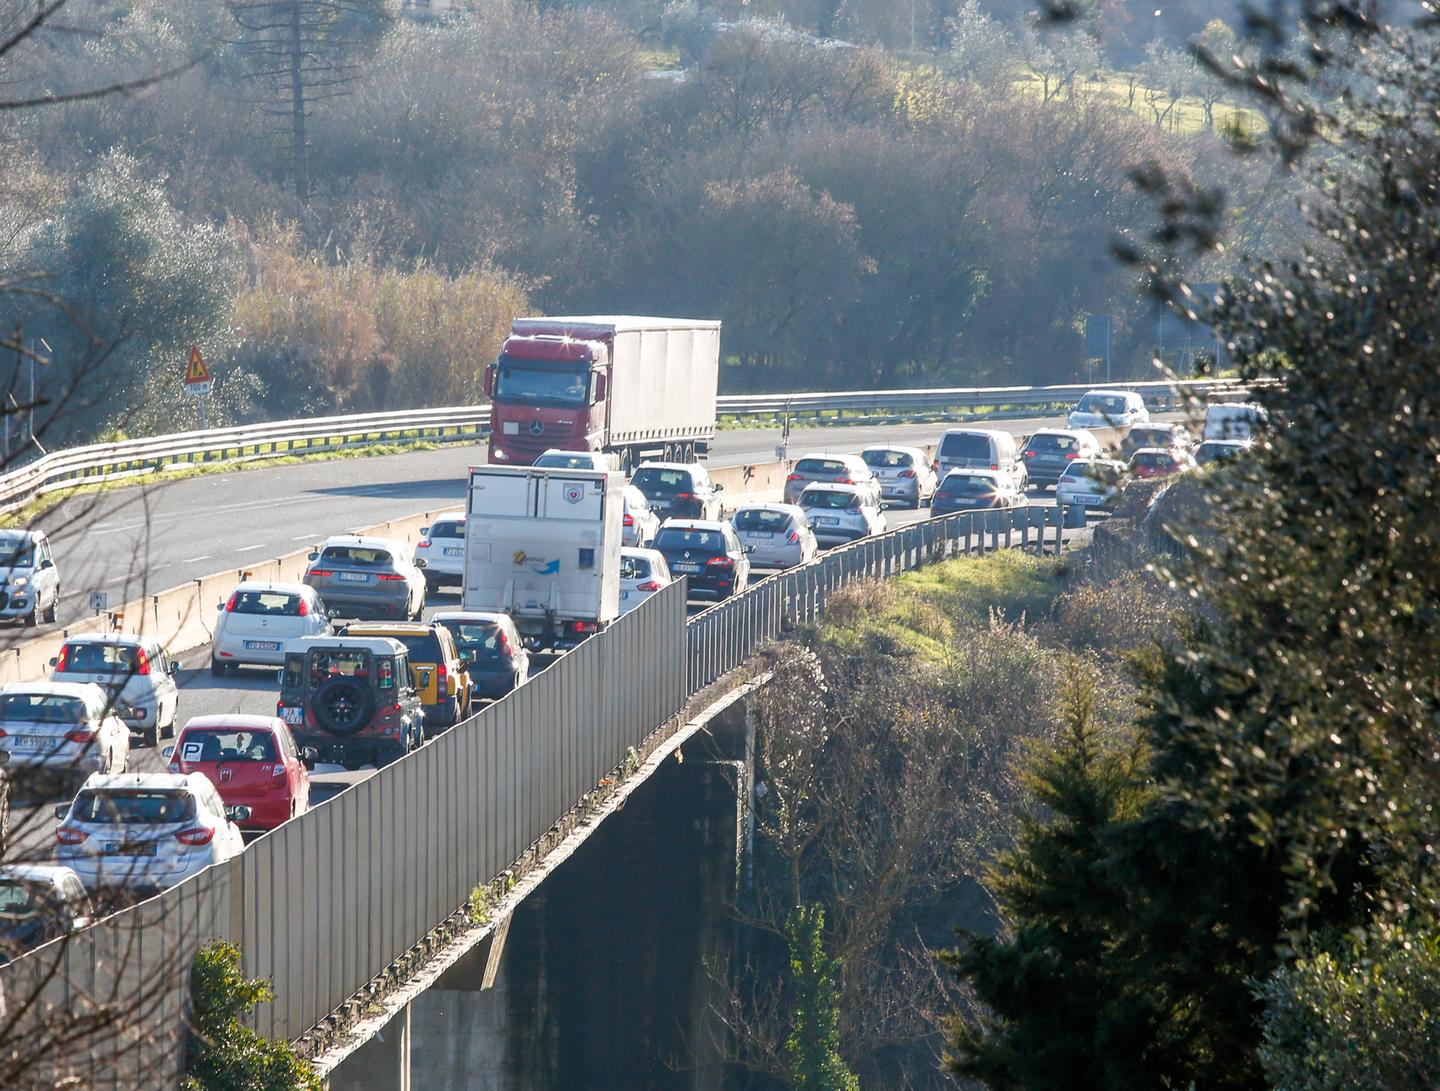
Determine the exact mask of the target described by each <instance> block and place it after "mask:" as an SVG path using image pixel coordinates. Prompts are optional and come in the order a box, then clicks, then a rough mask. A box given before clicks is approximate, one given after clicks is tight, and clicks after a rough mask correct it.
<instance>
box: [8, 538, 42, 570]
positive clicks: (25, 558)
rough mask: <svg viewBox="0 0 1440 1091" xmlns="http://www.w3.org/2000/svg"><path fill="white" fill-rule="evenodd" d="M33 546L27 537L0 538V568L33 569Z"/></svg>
mask: <svg viewBox="0 0 1440 1091" xmlns="http://www.w3.org/2000/svg"><path fill="white" fill-rule="evenodd" d="M34 567H35V545H34V543H33V542H32V541H31V540H30V538H29V537H28V536H27V535H24V534H7V535H5V536H4V537H0V568H34Z"/></svg>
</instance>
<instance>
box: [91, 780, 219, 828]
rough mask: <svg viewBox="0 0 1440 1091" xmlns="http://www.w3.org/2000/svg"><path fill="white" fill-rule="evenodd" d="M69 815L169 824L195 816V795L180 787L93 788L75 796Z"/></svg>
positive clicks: (101, 820)
mask: <svg viewBox="0 0 1440 1091" xmlns="http://www.w3.org/2000/svg"><path fill="white" fill-rule="evenodd" d="M70 817H71V819H72V820H74V821H77V822H96V823H100V824H103V825H125V826H163V825H172V824H174V823H177V822H189V821H191V820H192V819H193V818H194V817H195V798H194V797H193V796H192V795H191V794H190V793H189V792H187V791H185V790H184V789H182V788H123V789H121V788H96V789H90V790H88V791H82V792H81V793H80V794H79V795H78V796H76V797H75V803H74V805H73V806H72V807H71V808H70Z"/></svg>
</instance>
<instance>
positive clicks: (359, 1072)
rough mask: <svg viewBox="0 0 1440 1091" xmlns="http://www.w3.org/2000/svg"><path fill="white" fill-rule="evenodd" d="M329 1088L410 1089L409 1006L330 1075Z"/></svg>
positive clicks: (341, 1090) (356, 1090)
mask: <svg viewBox="0 0 1440 1091" xmlns="http://www.w3.org/2000/svg"><path fill="white" fill-rule="evenodd" d="M326 1086H327V1087H328V1088H329V1091H411V1088H412V1084H411V1082H410V1005H408V1004H407V1005H406V1006H405V1007H404V1008H403V1009H402V1010H401V1011H400V1013H399V1014H398V1015H396V1016H395V1018H394V1019H391V1020H390V1022H388V1023H386V1024H385V1026H384V1027H382V1028H381V1029H380V1031H379V1033H377V1034H376V1035H375V1037H374V1038H372V1039H370V1041H369V1042H367V1043H365V1045H363V1046H361V1047H360V1048H359V1049H358V1050H356V1051H355V1054H354V1055H353V1056H352V1057H351V1058H350V1059H349V1060H348V1061H346V1063H345V1064H343V1065H341V1066H340V1067H339V1068H338V1069H336V1070H335V1072H334V1073H332V1074H331V1076H330V1079H329V1080H328V1081H327V1084H326Z"/></svg>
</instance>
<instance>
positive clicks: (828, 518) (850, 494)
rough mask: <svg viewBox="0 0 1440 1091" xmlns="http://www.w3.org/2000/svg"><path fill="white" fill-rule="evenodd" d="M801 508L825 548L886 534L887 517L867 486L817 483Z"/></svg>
mask: <svg viewBox="0 0 1440 1091" xmlns="http://www.w3.org/2000/svg"><path fill="white" fill-rule="evenodd" d="M800 509H801V510H802V511H803V512H804V513H805V518H806V519H808V520H809V521H810V529H811V530H813V531H814V532H815V540H816V541H817V542H819V543H820V544H821V545H822V546H835V545H844V544H845V543H846V542H854V541H857V540H858V539H860V538H865V537H868V536H869V535H871V534H882V533H884V531H885V516H884V514H883V513H882V512H881V511H880V503H879V501H878V500H877V499H876V498H875V494H874V492H873V491H872V490H871V489H869V488H866V487H865V486H864V485H831V484H824V483H821V482H818V481H817V482H815V483H814V484H811V485H806V486H805V491H804V492H802V493H801V494H800Z"/></svg>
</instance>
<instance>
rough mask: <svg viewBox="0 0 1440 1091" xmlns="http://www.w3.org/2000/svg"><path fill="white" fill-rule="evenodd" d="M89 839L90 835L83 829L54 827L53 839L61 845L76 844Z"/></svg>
mask: <svg viewBox="0 0 1440 1091" xmlns="http://www.w3.org/2000/svg"><path fill="white" fill-rule="evenodd" d="M89 839H90V835H89V834H88V833H86V832H85V831H84V830H72V829H70V828H69V827H68V826H56V827H55V840H56V841H59V842H60V844H62V845H78V844H80V843H81V842H83V841H88V840H89Z"/></svg>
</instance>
